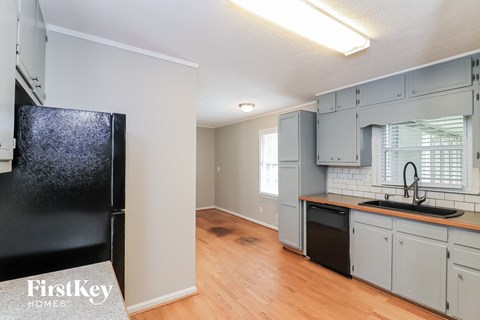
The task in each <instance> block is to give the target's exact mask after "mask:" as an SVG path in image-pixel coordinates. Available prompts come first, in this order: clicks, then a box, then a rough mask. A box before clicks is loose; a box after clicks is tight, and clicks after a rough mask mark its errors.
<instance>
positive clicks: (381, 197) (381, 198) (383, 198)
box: [375, 193, 385, 200]
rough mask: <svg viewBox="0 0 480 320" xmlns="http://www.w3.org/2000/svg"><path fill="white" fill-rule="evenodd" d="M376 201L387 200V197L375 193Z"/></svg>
mask: <svg viewBox="0 0 480 320" xmlns="http://www.w3.org/2000/svg"><path fill="white" fill-rule="evenodd" d="M375 199H378V200H385V195H384V194H381V193H375Z"/></svg>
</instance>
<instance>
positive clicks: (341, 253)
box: [307, 202, 351, 277]
mask: <svg viewBox="0 0 480 320" xmlns="http://www.w3.org/2000/svg"><path fill="white" fill-rule="evenodd" d="M349 230H350V209H348V208H344V207H337V206H332V205H328V204H318V203H314V202H307V256H308V257H309V258H310V261H313V262H316V263H318V264H321V265H322V266H324V267H326V268H329V269H331V270H333V271H336V272H338V273H341V274H343V275H345V276H347V277H351V275H350V231H349Z"/></svg>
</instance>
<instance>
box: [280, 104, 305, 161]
mask: <svg viewBox="0 0 480 320" xmlns="http://www.w3.org/2000/svg"><path fill="white" fill-rule="evenodd" d="M298 116H299V113H298V112H291V113H287V114H284V115H280V116H279V117H278V161H299V160H300V159H299V151H300V149H299V145H300V144H299V139H300V136H299V119H298Z"/></svg>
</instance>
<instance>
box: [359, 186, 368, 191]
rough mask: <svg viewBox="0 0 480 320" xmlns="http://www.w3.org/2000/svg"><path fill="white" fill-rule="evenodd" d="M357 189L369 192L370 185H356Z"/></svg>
mask: <svg viewBox="0 0 480 320" xmlns="http://www.w3.org/2000/svg"><path fill="white" fill-rule="evenodd" d="M358 190H359V191H363V192H365V191H366V192H369V191H370V187H367V186H358Z"/></svg>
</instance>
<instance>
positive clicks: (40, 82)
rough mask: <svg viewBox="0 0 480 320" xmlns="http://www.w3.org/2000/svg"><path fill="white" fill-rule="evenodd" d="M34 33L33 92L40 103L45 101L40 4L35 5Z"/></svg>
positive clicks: (43, 23)
mask: <svg viewBox="0 0 480 320" xmlns="http://www.w3.org/2000/svg"><path fill="white" fill-rule="evenodd" d="M36 26H37V27H36V31H35V32H36V34H35V55H36V57H35V58H36V62H35V70H34V74H33V78H34V80H33V85H34V87H33V93H34V94H35V96H36V97H37V98H38V100H39V101H40V103H41V104H43V102H44V101H45V53H46V44H47V42H46V36H47V30H46V28H45V20H44V19H43V14H42V11H41V10H40V6H37V25H36Z"/></svg>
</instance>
